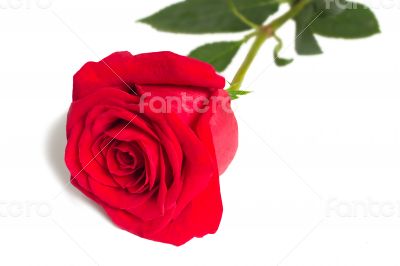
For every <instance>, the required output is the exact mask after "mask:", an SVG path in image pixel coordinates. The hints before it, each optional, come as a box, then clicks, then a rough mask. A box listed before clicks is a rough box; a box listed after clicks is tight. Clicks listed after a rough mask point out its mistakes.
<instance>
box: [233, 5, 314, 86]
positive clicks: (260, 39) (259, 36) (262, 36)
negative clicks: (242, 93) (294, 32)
mask: <svg viewBox="0 0 400 266" xmlns="http://www.w3.org/2000/svg"><path fill="white" fill-rule="evenodd" d="M309 3H310V0H300V1H299V2H298V3H297V4H295V5H294V6H293V7H291V8H290V10H289V11H287V12H286V13H285V14H283V15H282V16H281V17H278V18H277V19H275V20H274V21H272V22H271V23H269V24H267V25H263V26H260V27H259V28H258V29H257V30H256V32H255V33H254V35H255V36H256V39H255V40H254V43H253V44H252V46H251V48H250V50H249V52H248V53H247V55H246V58H245V59H244V61H243V63H242V65H241V66H240V68H239V70H238V71H237V72H236V75H235V77H234V78H233V80H232V82H231V87H230V89H231V90H239V89H240V87H241V86H242V82H243V80H244V78H245V76H246V73H247V71H248V70H249V67H250V65H251V63H252V62H253V61H254V58H255V57H256V55H257V53H258V51H259V50H260V48H261V46H262V45H263V44H264V42H265V41H266V40H267V39H268V38H270V37H272V36H274V34H275V32H276V31H277V30H278V29H279V28H280V27H282V26H283V25H284V24H285V23H286V22H287V21H289V20H290V19H292V18H294V17H295V16H296V15H297V14H299V13H300V12H301V11H302V10H303V9H304V8H305V7H306V6H307V5H308V4H309ZM249 36H253V34H250V35H249ZM245 38H246V37H245ZM247 38H248V37H247Z"/></svg>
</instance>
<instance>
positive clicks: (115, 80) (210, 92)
mask: <svg viewBox="0 0 400 266" xmlns="http://www.w3.org/2000/svg"><path fill="white" fill-rule="evenodd" d="M224 85H225V80H224V79H223V78H222V77H221V76H219V75H217V74H216V73H215V71H214V69H213V68H212V67H211V66H210V65H208V64H206V63H203V62H201V61H198V60H195V59H190V58H188V57H184V56H179V55H176V54H174V53H171V52H158V53H148V54H140V55H136V56H133V55H131V54H130V53H128V52H119V53H114V54H112V55H110V56H109V57H107V58H105V59H104V60H102V61H100V62H97V63H95V62H89V63H87V64H85V65H84V66H83V67H82V69H81V70H79V71H78V73H76V75H75V76H74V90H73V102H72V104H71V107H70V110H69V113H68V121H67V138H68V144H67V147H66V152H65V161H66V164H67V166H68V168H69V170H70V172H71V182H72V184H73V185H74V186H76V187H77V188H78V189H79V190H80V191H82V192H83V193H84V194H85V195H86V196H88V197H89V198H91V199H92V200H94V201H95V202H97V203H98V204H100V205H101V206H102V207H103V208H104V210H105V211H106V212H107V214H108V215H109V216H110V217H111V219H112V220H113V221H114V223H115V224H117V225H118V226H119V227H121V228H122V229H125V230H127V231H129V232H131V233H133V234H136V235H138V236H141V237H144V238H147V239H151V240H155V241H160V242H165V243H171V244H174V245H182V244H184V243H186V242H187V241H189V240H190V239H192V238H193V237H203V236H204V235H206V234H210V233H211V234H212V233H215V232H216V230H217V229H218V226H219V223H220V220H221V215H222V202H221V196H220V188H219V175H220V174H222V172H224V171H225V169H226V167H227V166H228V164H229V163H230V162H231V160H232V159H233V157H234V154H235V152H236V149H237V138H238V132H237V123H236V120H235V117H234V115H233V113H232V112H231V109H230V99H229V96H228V94H227V93H226V92H225V91H224V90H223V88H224ZM179 99H181V101H180V100H179Z"/></svg>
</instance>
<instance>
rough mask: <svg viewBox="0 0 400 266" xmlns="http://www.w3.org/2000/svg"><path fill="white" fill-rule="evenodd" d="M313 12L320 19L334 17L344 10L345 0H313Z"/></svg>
mask: <svg viewBox="0 0 400 266" xmlns="http://www.w3.org/2000/svg"><path fill="white" fill-rule="evenodd" d="M313 1H314V2H313V6H314V12H315V14H316V15H317V14H319V13H320V12H321V11H322V14H321V15H320V17H321V18H322V17H329V16H336V15H339V14H340V13H342V12H343V11H344V10H345V9H346V3H347V2H346V0H313Z"/></svg>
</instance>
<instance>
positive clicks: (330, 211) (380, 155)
mask: <svg viewBox="0 0 400 266" xmlns="http://www.w3.org/2000/svg"><path fill="white" fill-rule="evenodd" d="M173 2H174V1H172V0H171V1H166V0H164V1H133V0H113V1H104V0H102V1H99V0H96V1H95V0H87V1H77V0H73V1H72V0H69V1H66V0H64V1H61V0H54V1H45V0H38V1H36V0H21V1H14V0H1V1H0V3H1V5H0V6H1V8H0V25H1V26H0V36H1V40H0V126H1V130H0V176H1V178H0V215H1V216H0V254H1V256H0V264H1V265H33V266H36V265H38V266H46V265H49V266H50V265H60V266H62V265H69V266H70V265H142V266H147V265H174V266H181V265H182V266H187V265H190V266H206V265H207V266H210V265H211V266H214V265H215V266H217V265H218V266H219V265H230V266H243V265H252V266H253V265H254V266H259V265H260V266H261V265H263V266H265V265H282V266H283V265H288V266H289V265H293V266H295V265H296V266H298V265H307V266H339V265H340V266H354V265H363V266H366V265H385V266H391V265H393V266H394V265H396V266H398V265H400V257H399V255H398V249H399V248H398V247H399V245H400V86H399V83H400V82H399V70H400V62H399V59H400V50H399V47H400V39H399V30H398V26H399V22H400V18H399V11H400V2H399V1H381V3H380V4H377V1H370V3H371V2H372V4H373V5H374V6H375V7H374V12H375V13H376V15H377V17H378V19H379V21H380V24H381V29H382V34H380V35H377V36H374V37H372V38H369V39H365V40H359V41H343V40H331V39H324V38H320V42H321V45H322V47H323V49H324V52H325V53H324V55H321V56H317V57H298V56H296V55H295V54H294V52H293V41H292V40H293V35H294V32H293V25H292V24H291V23H290V24H288V25H287V26H286V27H285V28H284V29H283V30H282V31H281V36H282V38H283V39H284V40H286V42H285V50H284V52H283V54H284V55H285V56H287V57H290V56H293V57H295V62H294V63H293V64H292V65H291V66H289V67H286V68H277V67H275V66H274V65H273V60H272V51H271V49H272V47H273V42H269V43H268V44H267V45H266V46H265V47H264V48H263V50H262V51H261V53H260V54H259V56H258V58H257V60H256V62H255V64H254V65H253V67H252V68H251V71H250V73H249V75H248V77H247V79H246V82H245V86H244V89H249V90H252V91H254V93H252V94H250V95H248V96H245V97H243V98H241V99H240V100H238V101H235V103H234V106H235V110H236V113H237V117H238V121H239V126H240V147H239V150H238V153H237V156H236V158H235V160H234V161H233V163H232V165H231V166H230V168H229V170H228V171H227V172H226V173H225V174H224V175H223V176H222V177H221V189H222V194H223V201H224V208H225V210H224V216H223V220H222V223H221V226H220V229H219V231H218V232H217V234H216V235H212V236H207V237H205V238H204V239H194V240H192V241H190V242H189V243H187V244H186V245H184V246H182V247H179V248H176V247H173V246H170V245H166V244H160V243H155V242H151V241H147V240H143V239H141V238H138V237H136V236H134V235H132V234H129V233H127V232H125V231H122V230H120V229H118V228H117V227H115V226H114V225H113V224H112V223H111V222H110V220H109V219H108V218H107V217H106V216H105V215H104V214H103V212H102V211H101V210H100V209H99V208H97V207H96V206H95V205H94V204H92V203H91V202H90V201H89V200H88V199H86V198H85V197H84V196H82V195H81V194H80V193H79V192H78V191H76V190H75V189H74V188H73V187H72V186H71V185H69V183H68V178H69V177H68V172H67V170H66V169H65V167H64V164H63V150H64V146H65V137H64V127H65V115H66V111H67V109H68V106H69V104H70V101H71V90H72V76H73V74H74V73H75V72H76V71H77V70H78V69H79V68H80V67H81V65H83V64H84V63H85V62H86V61H90V60H95V61H97V60H99V59H101V58H103V57H105V56H107V55H109V54H110V53H112V52H114V51H121V50H129V51H131V52H132V53H142V52H150V51H159V50H171V51H174V52H176V53H180V54H187V53H188V52H189V51H190V50H191V49H192V48H194V47H196V46H198V45H200V44H203V43H204V42H206V41H217V40H225V39H239V38H240V36H241V35H240V34H238V35H226V36H224V35H215V36H212V35H204V36H190V35H173V34H166V33H160V32H156V31H155V30H153V29H151V28H150V27H148V26H146V25H142V24H137V23H135V20H137V19H139V18H141V17H144V16H146V15H149V14H151V13H153V12H155V11H156V10H158V9H160V8H161V7H163V6H166V5H168V4H170V3H173ZM390 4H391V5H392V7H391V8H385V6H386V7H388V6H390ZM247 49H248V45H247V46H246V47H243V49H242V50H241V51H240V53H239V54H238V56H237V57H236V58H235V60H234V62H233V63H232V65H231V67H230V68H229V69H228V70H227V71H226V72H225V73H224V75H225V76H226V78H227V79H228V80H230V79H231V78H232V77H233V74H234V72H235V70H236V68H237V67H238V66H239V64H240V62H241V60H242V59H243V57H244V55H245V52H246V50H247Z"/></svg>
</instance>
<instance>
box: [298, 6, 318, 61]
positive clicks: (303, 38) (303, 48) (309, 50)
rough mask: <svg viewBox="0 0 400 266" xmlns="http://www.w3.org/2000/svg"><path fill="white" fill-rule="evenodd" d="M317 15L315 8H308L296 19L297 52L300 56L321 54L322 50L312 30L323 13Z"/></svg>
mask: <svg viewBox="0 0 400 266" xmlns="http://www.w3.org/2000/svg"><path fill="white" fill-rule="evenodd" d="M321 12H322V11H320V12H319V13H317V14H315V13H316V12H315V9H314V7H313V6H307V7H306V8H305V9H303V11H302V12H300V14H299V15H298V16H297V17H296V18H295V22H296V52H297V53H298V54H299V55H317V54H321V53H322V50H321V48H320V47H319V44H318V42H317V39H316V38H315V36H314V33H313V32H312V30H311V25H312V24H313V23H315V20H316V19H317V17H318V16H320V15H321V14H322V13H321Z"/></svg>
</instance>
